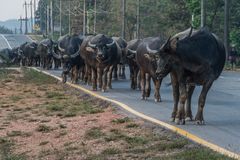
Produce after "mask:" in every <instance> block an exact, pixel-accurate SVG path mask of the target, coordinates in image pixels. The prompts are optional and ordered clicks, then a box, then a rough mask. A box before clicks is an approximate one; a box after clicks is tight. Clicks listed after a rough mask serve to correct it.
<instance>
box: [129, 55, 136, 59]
mask: <svg viewBox="0 0 240 160" xmlns="http://www.w3.org/2000/svg"><path fill="white" fill-rule="evenodd" d="M134 57H135V54H130V55H128V56H127V58H128V59H132V58H134Z"/></svg>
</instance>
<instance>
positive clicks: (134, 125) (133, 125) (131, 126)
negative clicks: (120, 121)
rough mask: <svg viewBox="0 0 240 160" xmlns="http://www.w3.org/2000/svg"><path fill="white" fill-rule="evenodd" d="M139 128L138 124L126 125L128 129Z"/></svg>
mask: <svg viewBox="0 0 240 160" xmlns="http://www.w3.org/2000/svg"><path fill="white" fill-rule="evenodd" d="M137 127H139V125H138V124H136V123H130V124H127V125H126V128H137Z"/></svg>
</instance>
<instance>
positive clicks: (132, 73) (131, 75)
mask: <svg viewBox="0 0 240 160" xmlns="http://www.w3.org/2000/svg"><path fill="white" fill-rule="evenodd" d="M129 71H130V79H131V89H136V88H135V84H134V68H133V67H132V66H129Z"/></svg>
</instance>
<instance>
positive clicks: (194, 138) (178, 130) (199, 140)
mask: <svg viewBox="0 0 240 160" xmlns="http://www.w3.org/2000/svg"><path fill="white" fill-rule="evenodd" d="M33 69H34V70H36V71H38V72H42V73H44V74H47V75H49V76H51V77H54V78H56V79H58V80H59V81H61V80H62V79H61V78H59V77H57V76H55V75H52V74H50V73H48V72H45V71H41V70H38V69H36V68H33ZM67 84H68V85H69V86H71V87H74V88H77V89H80V90H82V91H84V92H86V93H87V94H90V95H92V96H94V97H96V98H100V99H102V100H106V101H109V102H112V103H115V104H117V105H118V106H120V107H122V108H123V109H125V110H127V111H128V112H130V113H132V114H134V115H136V116H138V117H141V118H143V119H145V120H147V121H150V122H153V123H155V124H158V125H161V126H163V127H165V128H167V129H169V130H171V131H173V132H176V133H178V134H180V135H182V136H184V137H187V138H188V139H190V140H192V141H194V142H197V143H199V144H201V145H203V146H206V147H208V148H211V149H212V150H214V151H216V152H218V153H221V154H223V155H227V156H229V157H232V158H235V159H239V160H240V155H239V154H237V153H234V152H231V151H229V150H227V149H225V148H222V147H220V146H218V145H215V144H213V143H210V142H208V141H206V140H204V139H202V138H200V137H198V136H196V135H194V134H191V133H189V132H188V131H185V130H183V129H181V128H178V127H176V126H173V125H170V124H168V123H165V122H163V121H160V120H157V119H155V118H152V117H149V116H147V115H145V114H143V113H140V112H138V111H135V110H134V109H132V108H131V107H129V106H127V105H126V104H124V103H121V102H119V101H116V100H113V99H110V98H107V97H104V96H101V95H99V94H97V93H96V92H93V91H90V90H88V89H86V88H83V87H81V86H80V85H76V84H72V83H70V82H67Z"/></svg>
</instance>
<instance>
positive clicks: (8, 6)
mask: <svg viewBox="0 0 240 160" xmlns="http://www.w3.org/2000/svg"><path fill="white" fill-rule="evenodd" d="M25 1H27V3H30V1H31V0H0V21H5V20H8V19H18V18H19V17H20V16H24V13H25V12H24V8H23V4H24V2H25ZM29 13H30V12H29ZM29 15H30V14H29Z"/></svg>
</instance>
